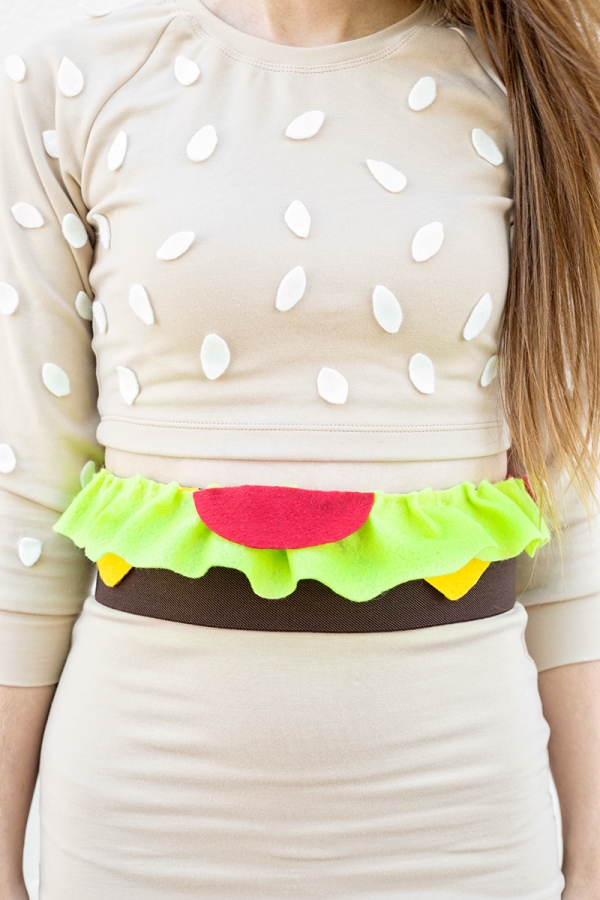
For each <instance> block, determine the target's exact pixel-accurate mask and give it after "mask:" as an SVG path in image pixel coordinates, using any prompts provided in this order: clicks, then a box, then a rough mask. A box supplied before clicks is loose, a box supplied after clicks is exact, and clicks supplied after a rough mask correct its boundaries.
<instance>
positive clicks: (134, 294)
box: [129, 284, 154, 325]
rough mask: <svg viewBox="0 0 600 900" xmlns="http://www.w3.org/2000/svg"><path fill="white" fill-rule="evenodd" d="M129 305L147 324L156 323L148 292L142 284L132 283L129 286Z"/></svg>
mask: <svg viewBox="0 0 600 900" xmlns="http://www.w3.org/2000/svg"><path fill="white" fill-rule="evenodd" d="M129 306H130V307H131V309H132V310H133V312H134V313H135V314H136V316H138V317H139V318H140V319H141V320H142V322H145V323H146V325H153V324H154V312H153V310H152V304H151V303H150V298H149V297H148V292H147V291H146V288H145V287H144V286H143V285H142V284H132V285H131V287H130V288H129Z"/></svg>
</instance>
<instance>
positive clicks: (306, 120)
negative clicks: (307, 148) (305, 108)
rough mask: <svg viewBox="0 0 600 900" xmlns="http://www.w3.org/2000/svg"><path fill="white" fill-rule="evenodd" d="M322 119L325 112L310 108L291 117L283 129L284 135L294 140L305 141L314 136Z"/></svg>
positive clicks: (319, 128) (323, 119) (319, 127)
mask: <svg viewBox="0 0 600 900" xmlns="http://www.w3.org/2000/svg"><path fill="white" fill-rule="evenodd" d="M324 121H325V113H323V112H321V110H319V109H312V110H310V111H309V112H305V113H302V115H301V116H297V117H296V118H295V119H292V121H291V122H290V124H289V125H288V127H287V128H286V129H285V136H286V137H289V138H292V140H294V141H305V140H307V138H311V137H314V136H315V134H317V132H318V131H320V130H321V126H322V124H323V122H324Z"/></svg>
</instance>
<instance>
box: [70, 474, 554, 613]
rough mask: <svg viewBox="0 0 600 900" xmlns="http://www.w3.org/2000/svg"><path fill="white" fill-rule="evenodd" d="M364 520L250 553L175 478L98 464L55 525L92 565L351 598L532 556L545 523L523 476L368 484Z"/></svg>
mask: <svg viewBox="0 0 600 900" xmlns="http://www.w3.org/2000/svg"><path fill="white" fill-rule="evenodd" d="M374 494H375V500H374V503H373V508H372V509H371V513H370V515H369V518H368V519H367V521H366V522H365V524H364V525H363V526H362V528H359V530H358V531H356V532H355V533H354V534H351V535H350V536H349V537H347V538H344V539H343V540H340V541H336V542H335V543H332V544H324V545H320V546H318V547H307V548H302V549H295V550H257V549H253V548H249V547H243V546H241V545H240V544H234V543H232V542H231V541H228V540H226V539H225V538H222V537H220V536H219V535H218V534H215V533H214V532H212V531H211V530H210V529H209V528H207V526H206V525H205V524H204V523H203V522H202V521H201V520H200V519H199V518H198V514H197V512H196V509H195V504H194V498H193V495H192V492H191V491H189V490H182V488H181V486H180V485H179V484H177V482H175V481H173V482H170V483H169V484H162V483H160V482H156V481H151V480H149V479H146V478H143V477H142V476H141V475H135V476H133V477H131V478H119V477H118V476H117V475H113V474H112V473H111V472H108V471H107V470H106V469H100V471H99V472H97V473H96V475H95V476H94V478H93V479H92V480H91V481H90V483H89V484H88V485H87V486H86V487H85V488H84V489H83V490H82V491H80V492H79V493H78V494H77V495H76V496H75V497H74V498H73V500H72V501H71V503H70V504H69V506H68V507H67V509H65V511H64V512H63V514H62V515H61V517H60V518H59V519H58V521H57V522H56V523H55V524H54V525H53V530H54V531H55V532H57V533H58V534H63V535H65V536H67V537H69V538H71V540H72V541H73V542H74V543H75V544H76V545H77V546H78V547H80V548H83V549H84V550H85V554H86V556H87V557H88V558H89V559H91V560H92V561H94V562H96V561H97V560H98V559H99V558H100V557H101V556H104V554H105V553H115V554H117V555H118V556H121V557H123V559H125V560H126V561H127V562H128V563H129V564H130V565H132V566H136V567H138V568H167V569H171V570H172V571H174V572H179V573H180V574H181V575H186V576H188V577H190V578H197V577H199V576H201V575H204V573H205V572H206V571H207V570H208V569H209V568H210V567H211V566H226V567H229V568H233V569H238V570H239V571H241V572H244V573H245V575H246V576H247V578H248V580H249V581H250V584H251V585H252V589H253V590H254V591H255V593H257V594H258V595H259V596H261V597H267V598H270V599H277V598H280V597H286V596H287V595H288V594H290V593H291V592H292V591H293V590H294V589H295V587H296V585H297V583H298V581H299V580H300V579H302V578H313V579H315V580H317V581H320V582H321V583H323V584H326V585H327V586H328V587H330V588H331V589H332V590H334V591H335V592H336V593H337V594H340V595H341V596H343V597H346V598H347V599H349V600H354V601H366V600H371V599H372V598H373V597H376V596H378V595H379V594H381V593H383V591H386V590H389V589H390V588H391V587H393V586H394V585H396V584H401V583H403V582H405V581H412V580H416V579H418V578H432V577H434V576H437V575H448V574H449V573H452V572H457V571H458V570H459V569H461V568H462V567H463V566H465V565H466V564H467V563H468V562H470V561H471V560H472V559H480V560H482V561H484V562H493V561H494V560H500V559H510V558H512V557H514V556H518V555H519V554H520V553H521V552H522V551H525V552H526V553H527V554H528V555H529V556H533V554H534V553H535V551H536V549H537V548H538V547H540V546H541V545H543V544H546V543H547V542H548V541H549V538H550V535H549V531H548V528H547V526H546V524H545V522H544V521H543V519H542V517H541V515H540V511H539V509H538V507H537V505H536V504H535V503H534V502H533V500H532V499H531V497H530V496H529V494H528V493H527V490H526V488H525V485H524V484H523V481H522V480H521V479H518V478H512V479H507V480H506V481H502V482H499V483H496V484H491V483H490V482H489V481H482V482H481V484H479V485H478V486H475V485H474V484H471V483H469V482H464V483H462V484H459V485H455V486H454V487H452V488H450V489H448V490H444V491H434V490H431V489H429V488H428V489H426V490H423V491H416V492H413V493H410V494H384V493H383V492H382V491H374Z"/></svg>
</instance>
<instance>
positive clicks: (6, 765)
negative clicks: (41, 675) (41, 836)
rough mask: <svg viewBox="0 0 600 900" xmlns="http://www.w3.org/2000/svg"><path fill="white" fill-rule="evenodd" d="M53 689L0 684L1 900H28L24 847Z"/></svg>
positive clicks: (52, 686) (49, 687)
mask: <svg viewBox="0 0 600 900" xmlns="http://www.w3.org/2000/svg"><path fill="white" fill-rule="evenodd" d="M54 690H55V687H54V685H49V686H45V687H35V688H23V687H6V686H4V685H0V900H27V892H26V890H25V883H24V881H23V843H24V840H25V827H26V825H27V817H28V815H29V807H30V806H31V798H32V796H33V790H34V787H35V780H36V776H37V770H38V762H39V756H40V745H41V742H42V734H43V732H44V726H45V724H46V718H47V716H48V710H49V708H50V703H51V701H52V697H53V695H54Z"/></svg>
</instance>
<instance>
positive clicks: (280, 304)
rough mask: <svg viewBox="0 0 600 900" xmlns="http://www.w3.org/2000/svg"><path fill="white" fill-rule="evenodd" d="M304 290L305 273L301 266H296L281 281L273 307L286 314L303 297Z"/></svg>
mask: <svg viewBox="0 0 600 900" xmlns="http://www.w3.org/2000/svg"><path fill="white" fill-rule="evenodd" d="M305 290H306V273H305V271H304V269H303V268H302V266H296V268H295V269H292V270H291V271H290V272H288V273H287V275H285V276H284V277H283V279H282V280H281V284H280V285H279V288H278V290H277V299H276V301H275V306H276V307H277V309H279V310H280V311H281V312H287V310H288V309H291V308H292V306H295V305H296V303H298V301H299V300H302V298H303V297H304V291H305Z"/></svg>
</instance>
